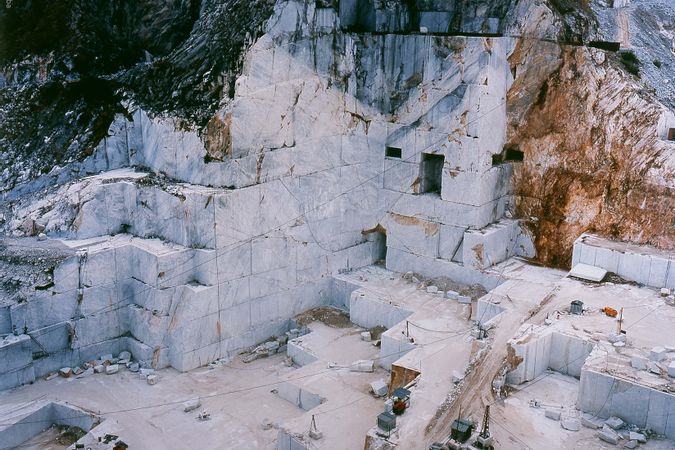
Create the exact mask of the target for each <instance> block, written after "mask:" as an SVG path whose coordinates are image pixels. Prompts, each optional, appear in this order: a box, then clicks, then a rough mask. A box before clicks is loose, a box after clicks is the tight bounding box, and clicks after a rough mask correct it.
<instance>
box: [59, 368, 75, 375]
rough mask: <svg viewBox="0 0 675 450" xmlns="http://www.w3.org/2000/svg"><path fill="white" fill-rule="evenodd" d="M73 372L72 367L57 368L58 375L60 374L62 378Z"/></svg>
mask: <svg viewBox="0 0 675 450" xmlns="http://www.w3.org/2000/svg"><path fill="white" fill-rule="evenodd" d="M72 374H73V369H71V368H70V367H64V368H62V369H59V375H60V376H62V377H63V378H68V377H70V376H71V375H72Z"/></svg>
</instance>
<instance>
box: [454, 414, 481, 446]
mask: <svg viewBox="0 0 675 450" xmlns="http://www.w3.org/2000/svg"><path fill="white" fill-rule="evenodd" d="M474 427H475V425H474V424H473V422H471V421H470V420H466V419H457V420H455V421H454V422H452V428H451V429H450V437H451V438H452V439H454V440H455V441H457V442H460V443H461V442H466V441H468V440H469V438H471V433H473V429H474Z"/></svg>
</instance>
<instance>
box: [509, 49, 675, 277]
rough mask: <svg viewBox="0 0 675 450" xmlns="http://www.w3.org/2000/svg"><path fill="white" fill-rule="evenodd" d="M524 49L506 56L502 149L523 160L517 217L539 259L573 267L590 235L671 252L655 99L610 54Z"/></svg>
mask: <svg viewBox="0 0 675 450" xmlns="http://www.w3.org/2000/svg"><path fill="white" fill-rule="evenodd" d="M523 42H524V43H522V42H521V43H520V44H519V45H518V47H517V48H516V50H515V51H514V53H513V54H512V56H511V59H510V63H511V66H512V70H513V71H514V72H515V73H516V79H515V82H514V84H513V87H512V88H511V90H510V92H509V94H508V100H507V108H508V111H509V122H510V123H509V129H508V134H507V144H506V145H507V146H508V147H509V148H518V149H519V150H520V151H523V152H524V154H525V160H524V162H523V163H522V164H518V165H517V167H516V168H515V170H514V192H515V194H516V205H515V206H516V214H517V216H518V217H520V218H522V219H524V222H525V224H526V226H528V228H529V229H530V231H531V232H532V235H533V236H534V240H535V245H536V249H537V258H538V259H539V261H541V262H542V263H544V264H547V265H551V266H557V267H569V264H570V260H571V252H572V244H573V242H574V240H575V239H576V238H577V237H578V236H579V235H580V234H581V233H583V232H586V231H592V232H595V233H598V234H601V235H604V236H607V237H610V238H613V239H617V240H623V241H630V242H634V243H638V244H650V245H653V246H655V247H657V248H661V249H673V247H674V246H675V226H674V224H675V196H673V186H674V185H675V173H673V170H672V166H673V156H672V155H673V148H672V145H671V144H669V143H667V142H666V141H664V140H661V139H660V138H659V136H658V135H657V123H658V121H659V117H660V115H661V112H662V106H661V105H660V104H659V103H658V101H657V99H656V98H655V97H654V96H653V95H652V94H651V93H650V92H648V91H647V90H646V89H645V88H644V86H643V85H642V84H641V83H640V82H639V80H638V79H637V78H635V77H633V76H632V75H630V74H628V73H627V72H626V71H625V70H623V69H622V68H621V67H620V64H619V62H618V60H617V56H616V55H613V54H609V53H607V54H605V55H599V54H596V53H597V52H600V50H594V49H587V48H583V47H564V48H561V47H559V46H558V45H556V44H551V43H541V42H539V43H538V42H527V41H523ZM599 56H603V57H599ZM526 105H532V106H529V107H528V106H526Z"/></svg>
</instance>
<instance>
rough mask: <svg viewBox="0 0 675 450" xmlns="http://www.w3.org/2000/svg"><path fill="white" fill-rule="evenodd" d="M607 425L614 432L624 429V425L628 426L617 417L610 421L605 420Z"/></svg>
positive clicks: (611, 418)
mask: <svg viewBox="0 0 675 450" xmlns="http://www.w3.org/2000/svg"><path fill="white" fill-rule="evenodd" d="M605 425H607V426H608V427H610V428H611V429H612V430H618V429H620V428H623V427H624V425H626V422H624V421H623V420H621V419H620V418H618V417H616V416H612V417H610V418H609V419H607V420H605Z"/></svg>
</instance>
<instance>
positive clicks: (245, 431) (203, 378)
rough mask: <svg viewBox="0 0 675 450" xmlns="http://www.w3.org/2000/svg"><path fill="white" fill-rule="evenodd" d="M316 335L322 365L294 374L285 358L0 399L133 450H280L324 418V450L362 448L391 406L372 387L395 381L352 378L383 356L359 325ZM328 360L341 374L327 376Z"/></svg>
mask: <svg viewBox="0 0 675 450" xmlns="http://www.w3.org/2000/svg"><path fill="white" fill-rule="evenodd" d="M309 327H310V329H311V330H312V331H313V332H312V333H311V334H310V335H306V339H307V340H310V341H311V342H312V344H313V346H312V347H313V348H314V349H316V350H319V351H318V353H320V355H321V357H322V359H321V360H320V361H317V363H323V364H310V365H308V366H305V367H300V368H297V367H288V366H287V365H286V364H285V360H286V354H285V353H283V354H281V353H279V354H275V355H272V356H270V357H267V358H263V359H258V360H255V361H253V362H251V363H248V364H245V363H243V362H242V361H241V359H240V358H235V359H234V360H232V361H230V362H228V363H225V364H223V365H222V366H216V367H213V368H210V367H204V368H199V369H195V370H192V371H190V372H186V373H180V372H178V371H176V370H174V369H171V368H169V369H163V370H161V371H159V372H158V373H159V374H160V382H159V383H158V384H156V385H154V386H150V385H148V384H147V383H146V382H145V380H142V379H141V378H140V377H139V375H138V374H137V373H132V372H130V371H128V370H126V369H123V370H121V371H120V372H119V373H117V374H114V375H105V374H95V375H92V376H89V377H86V378H79V379H76V378H68V379H64V378H55V379H53V380H50V381H46V380H44V379H42V380H39V381H37V382H35V383H34V384H33V385H29V386H23V387H20V388H17V389H14V390H11V391H6V392H3V393H0V404H2V405H3V409H6V408H9V409H10V410H18V409H20V407H21V406H22V405H25V404H30V403H32V402H34V401H37V400H40V401H49V400H61V401H65V402H68V403H70V404H73V405H76V406H78V407H81V408H83V409H85V410H88V411H91V412H93V413H95V414H98V415H100V416H101V417H102V418H103V419H104V420H103V422H102V423H101V424H100V425H99V426H98V427H96V428H94V429H93V430H92V434H93V435H94V436H99V435H104V434H105V433H112V434H116V435H118V436H120V439H122V440H124V442H126V443H127V444H129V446H130V448H163V449H184V448H187V447H191V448H200V449H214V450H215V449H223V448H227V449H253V448H255V449H275V448H276V442H277V434H278V429H279V427H280V426H281V425H284V424H288V426H294V427H300V428H301V429H305V428H307V429H308V428H309V424H310V421H311V416H312V414H316V421H317V423H318V425H319V429H320V430H322V431H323V432H324V435H325V437H324V438H323V439H322V441H323V442H322V443H323V444H324V445H325V446H324V448H336V449H337V448H361V447H363V440H364V436H365V434H366V431H367V430H368V429H369V428H370V427H371V426H372V425H373V421H374V418H375V417H376V416H377V414H379V412H380V411H381V410H382V403H383V400H381V399H376V398H374V397H373V396H372V395H370V394H369V391H368V390H369V383H370V382H371V381H374V380H376V379H379V378H382V379H385V380H386V379H387V377H388V374H387V373H386V372H385V371H383V370H382V369H377V370H376V371H375V372H374V373H357V372H350V371H349V369H348V368H347V367H348V366H349V364H350V363H351V362H353V360H355V359H359V358H362V359H365V358H367V357H369V356H370V357H373V356H375V355H376V354H377V352H378V350H379V349H378V348H376V347H375V346H373V345H372V343H369V342H364V341H362V340H361V337H360V332H361V331H363V330H362V329H360V328H356V327H354V326H349V327H345V328H333V327H329V326H326V325H324V324H322V323H318V322H313V323H310V324H309ZM324 358H325V359H326V360H330V361H334V362H335V363H336V364H337V365H336V366H335V367H334V368H328V366H327V364H325V360H324ZM283 381H288V382H292V383H294V384H296V385H300V386H303V388H308V389H312V390H313V391H316V392H317V393H319V394H320V395H322V396H323V397H324V398H325V399H326V401H325V403H323V404H321V405H319V406H318V407H316V408H315V409H314V410H312V411H311V412H309V413H308V412H306V411H304V410H302V409H301V408H299V407H297V406H295V405H294V404H292V403H291V402H289V401H287V400H284V399H282V398H281V397H279V396H278V395H277V394H276V390H277V388H278V386H279V383H281V382H283ZM197 397H199V398H200V399H201V402H202V405H201V406H200V407H199V408H198V409H197V410H194V411H192V412H189V413H186V412H184V411H183V408H184V406H183V403H184V402H185V401H187V400H190V399H193V398H197ZM357 403H358V404H357ZM202 411H206V412H208V413H210V414H211V420H208V421H199V420H197V415H198V414H199V413H200V412H202ZM5 420H6V419H5ZM55 437H56V434H54V433H52V432H51V431H47V432H44V433H42V434H40V435H38V436H36V437H35V438H33V439H31V440H30V441H28V442H26V444H25V445H26V448H33V449H42V450H46V449H54V450H56V449H65V448H66V447H67V446H62V445H57V444H54V443H53V442H54V438H55ZM331 440H332V442H333V443H331ZM336 442H341V444H337V443H336ZM342 445H346V447H341V446H342ZM3 450H4V449H3Z"/></svg>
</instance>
